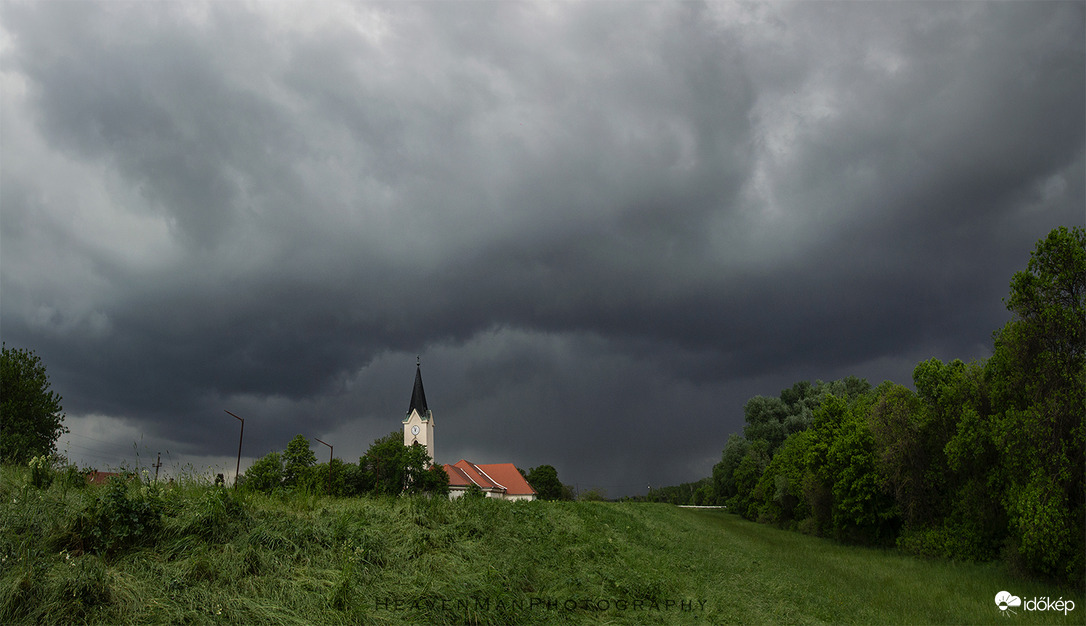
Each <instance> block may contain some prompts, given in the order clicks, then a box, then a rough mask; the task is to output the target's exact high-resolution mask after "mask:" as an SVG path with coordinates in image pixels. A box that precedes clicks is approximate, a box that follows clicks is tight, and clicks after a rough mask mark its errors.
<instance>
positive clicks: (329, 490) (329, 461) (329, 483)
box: [314, 437, 334, 495]
mask: <svg viewBox="0 0 1086 626" xmlns="http://www.w3.org/2000/svg"><path fill="white" fill-rule="evenodd" d="M314 439H317V438H316V437H314ZM317 441H318V442H320V443H324V442H323V441H321V440H320V439H317ZM324 445H326V446H328V495H332V450H334V448H332V444H330V443H324Z"/></svg>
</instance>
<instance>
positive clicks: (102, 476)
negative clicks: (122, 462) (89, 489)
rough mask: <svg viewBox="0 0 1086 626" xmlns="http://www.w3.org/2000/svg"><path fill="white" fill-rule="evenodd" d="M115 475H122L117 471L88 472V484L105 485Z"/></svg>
mask: <svg viewBox="0 0 1086 626" xmlns="http://www.w3.org/2000/svg"><path fill="white" fill-rule="evenodd" d="M114 476H120V474H118V473H117V472H99V471H93V472H87V484H88V485H104V484H106V483H108V482H109V479H110V478H113V477H114Z"/></svg>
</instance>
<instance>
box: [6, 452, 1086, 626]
mask: <svg viewBox="0 0 1086 626" xmlns="http://www.w3.org/2000/svg"><path fill="white" fill-rule="evenodd" d="M62 482H63V481H59V480H58V481H57V482H55V483H54V484H53V485H52V486H51V487H49V488H48V489H44V490H42V489H38V488H35V487H33V486H30V485H28V484H27V473H26V472H25V471H21V470H18V469H11V468H5V469H4V470H3V472H2V473H0V498H2V503H0V529H2V535H0V622H2V623H45V624H54V623H56V624H69V623H83V622H86V623H109V624H117V623H139V624H146V623H169V624H184V623H207V624H219V623H223V624H320V623H328V624H339V623H342V624H401V623H409V624H417V623H424V624H465V623H490V624H519V623H568V624H581V623H599V624H646V623H648V624H653V623H655V624H675V623H691V624H702V623H709V624H719V623H832V624H838V623H860V624H874V623H878V624H883V623H906V624H927V623H953V624H980V623H999V624H1037V623H1044V624H1063V623H1067V624H1081V623H1083V622H1084V619H1083V615H1084V613H1083V611H1086V606H1084V602H1086V601H1084V599H1083V594H1082V593H1081V592H1073V591H1071V590H1068V589H1061V588H1058V587H1054V586H1051V585H1046V584H1044V583H1040V582H1030V581H1026V580H1022V579H1018V578H1016V577H1014V576H1012V575H1011V574H1009V573H1008V572H1006V571H1005V570H1003V569H1001V568H1000V567H999V566H996V565H975V564H962V563H947V562H940V561H924V560H918V559H915V558H910V557H906V556H902V555H899V554H896V553H893V552H887V551H880V550H873V549H868V548H858V547H848V546H842V545H839V544H836V543H833V542H830V541H826V540H823V539H816V538H812V537H807V536H804V535H800V534H797V533H791V532H785V531H779V530H775V529H773V528H770V527H767V526H764V525H758V524H753V523H750V522H746V521H743V520H741V519H739V518H738V517H736V516H733V515H729V514H726V513H722V512H718V511H703V510H691V509H680V508H676V507H672V506H670V505H663V504H635V503H606V502H526V503H505V502H496V501H492V500H482V501H478V500H477V501H459V502H447V501H444V500H435V501H428V500H425V499H421V498H420V499H415V498H400V499H384V500H374V499H350V500H346V499H341V500H336V499H327V498H315V497H312V496H308V495H306V494H304V493H292V494H282V495H275V496H263V495H256V494H248V495H242V496H235V495H234V494H233V493H232V492H231V491H229V490H224V489H216V488H214V487H211V486H208V485H206V484H198V483H191V482H189V483H185V484H183V485H181V486H177V487H173V488H163V489H161V490H157V489H155V488H154V487H151V488H150V489H149V488H148V487H147V486H146V485H141V484H140V483H138V482H136V483H133V484H131V485H129V486H128V487H127V491H124V490H121V492H120V496H119V499H116V498H117V496H116V495H115V496H114V497H115V500H114V503H116V502H121V508H120V509H117V508H113V509H110V508H109V507H104V508H103V504H102V502H103V501H104V500H108V499H109V496H107V492H108V489H107V488H76V487H72V486H70V485H69V486H67V487H66V486H64V485H63V484H62ZM147 502H151V503H153V504H155V506H157V507H159V508H157V509H155V510H154V511H153V513H154V515H153V516H151V517H143V518H140V519H142V520H143V521H142V522H139V523H133V522H132V520H133V519H137V518H138V516H139V515H142V513H141V512H140V511H143V509H140V506H142V505H141V504H140V503H147ZM125 503H127V504H125ZM125 507H128V508H125ZM118 511H120V513H123V514H124V515H128V516H130V519H128V520H127V521H124V520H120V518H119V517H118V518H117V519H113V518H110V519H112V522H111V523H113V526H109V525H108V524H105V525H103V523H102V520H103V519H104V518H108V517H110V516H115V515H117V514H118ZM141 524H142V525H141ZM109 528H112V530H108V529H109ZM96 529H97V530H96ZM1002 590H1007V591H1010V592H1011V593H1013V594H1015V595H1017V596H1019V597H1021V598H1022V599H1023V600H1024V601H1028V600H1030V599H1032V598H1034V597H1037V598H1045V597H1047V598H1049V599H1050V600H1051V601H1056V600H1057V599H1061V598H1062V599H1063V600H1065V601H1066V600H1069V599H1070V600H1072V601H1073V602H1074V603H1075V608H1074V610H1073V611H1071V612H1069V613H1067V614H1066V615H1064V614H1063V613H1061V612H1055V611H1046V612H1038V611H1032V612H1031V611H1026V610H1024V609H1023V608H1022V607H1018V608H1016V609H1014V610H1015V611H1016V613H1015V614H1013V615H1010V614H1001V612H1000V611H999V609H998V608H997V607H996V605H995V603H994V600H993V599H994V596H995V594H996V593H997V592H999V591H1002Z"/></svg>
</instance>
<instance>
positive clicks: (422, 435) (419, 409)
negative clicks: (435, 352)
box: [403, 363, 437, 462]
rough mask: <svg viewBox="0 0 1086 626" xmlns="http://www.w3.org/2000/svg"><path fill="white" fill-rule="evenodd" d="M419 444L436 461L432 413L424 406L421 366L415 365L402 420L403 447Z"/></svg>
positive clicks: (424, 397)
mask: <svg viewBox="0 0 1086 626" xmlns="http://www.w3.org/2000/svg"><path fill="white" fill-rule="evenodd" d="M414 444H419V445H420V446H426V453H427V454H429V455H430V459H431V460H433V461H435V462H436V461H437V457H436V456H435V455H434V413H433V411H431V410H430V409H429V408H427V406H426V392H425V391H424V390H423V388H422V365H421V364H420V363H416V364H415V386H414V388H413V389H412V390H411V406H409V407H407V417H405V418H403V445H405V446H411V445H414Z"/></svg>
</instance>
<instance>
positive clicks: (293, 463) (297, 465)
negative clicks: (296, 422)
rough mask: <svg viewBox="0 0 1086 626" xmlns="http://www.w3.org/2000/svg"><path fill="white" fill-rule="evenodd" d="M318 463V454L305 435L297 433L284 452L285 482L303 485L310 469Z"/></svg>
mask: <svg viewBox="0 0 1086 626" xmlns="http://www.w3.org/2000/svg"><path fill="white" fill-rule="evenodd" d="M316 463H317V455H315V454H313V450H312V449H310V447H309V440H308V439H306V438H305V436H304V435H295V436H294V438H293V439H291V440H290V442H289V443H288V444H287V449H286V451H284V452H283V484H284V485H285V486H287V487H294V486H301V485H302V484H304V483H305V482H306V481H307V480H308V478H309V469H310V468H311V467H313V465H315V464H316Z"/></svg>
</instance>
